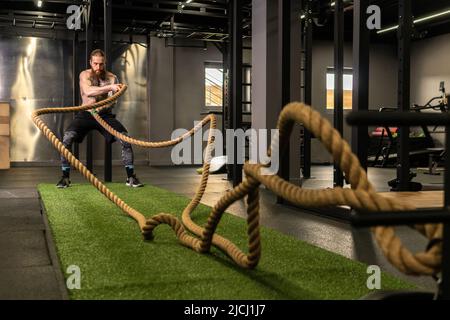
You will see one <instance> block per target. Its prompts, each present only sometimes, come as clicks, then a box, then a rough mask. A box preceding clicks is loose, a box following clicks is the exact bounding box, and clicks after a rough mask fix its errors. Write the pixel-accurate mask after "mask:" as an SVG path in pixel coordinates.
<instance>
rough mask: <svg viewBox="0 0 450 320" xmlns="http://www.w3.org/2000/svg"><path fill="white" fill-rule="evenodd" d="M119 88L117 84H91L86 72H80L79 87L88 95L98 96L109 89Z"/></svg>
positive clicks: (114, 90) (115, 89)
mask: <svg viewBox="0 0 450 320" xmlns="http://www.w3.org/2000/svg"><path fill="white" fill-rule="evenodd" d="M119 88H120V87H119V85H118V84H110V85H107V86H103V87H96V86H92V85H91V81H90V80H89V76H88V75H87V73H85V72H81V73H80V89H81V91H82V92H83V93H84V94H85V95H86V96H88V97H96V96H100V95H103V94H105V93H108V92H109V91H113V92H116V91H117V90H119Z"/></svg>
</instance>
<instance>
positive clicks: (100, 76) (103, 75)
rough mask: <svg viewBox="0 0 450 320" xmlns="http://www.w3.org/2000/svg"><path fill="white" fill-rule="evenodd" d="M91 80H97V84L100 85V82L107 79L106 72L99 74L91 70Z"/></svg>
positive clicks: (101, 71) (102, 71)
mask: <svg viewBox="0 0 450 320" xmlns="http://www.w3.org/2000/svg"><path fill="white" fill-rule="evenodd" d="M91 78H92V79H95V80H97V81H96V82H97V83H99V82H100V80H103V81H104V80H105V79H106V71H105V70H100V71H99V72H98V73H97V72H95V71H94V70H92V69H91Z"/></svg>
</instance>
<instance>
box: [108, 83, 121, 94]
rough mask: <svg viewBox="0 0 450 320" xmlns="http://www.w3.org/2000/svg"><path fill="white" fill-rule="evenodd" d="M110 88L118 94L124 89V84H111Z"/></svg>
mask: <svg viewBox="0 0 450 320" xmlns="http://www.w3.org/2000/svg"><path fill="white" fill-rule="evenodd" d="M109 88H110V90H111V91H112V92H113V93H116V92H117V91H119V90H120V89H121V88H122V84H121V83H114V84H110V85H109Z"/></svg>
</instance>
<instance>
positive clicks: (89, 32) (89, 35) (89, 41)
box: [74, 10, 94, 172]
mask: <svg viewBox="0 0 450 320" xmlns="http://www.w3.org/2000/svg"><path fill="white" fill-rule="evenodd" d="M88 12H90V14H91V16H90V17H88V20H87V25H86V26H85V40H86V43H85V45H86V52H85V54H86V69H89V68H90V65H89V60H90V54H91V51H92V47H93V42H94V41H93V33H94V31H93V23H92V20H94V17H93V12H92V11H90V10H89V11H88ZM74 77H75V75H74ZM92 140H93V136H92V132H89V133H88V134H87V137H86V167H87V169H88V170H89V171H91V172H92V171H93V167H94V161H93V156H92V147H93V141H92Z"/></svg>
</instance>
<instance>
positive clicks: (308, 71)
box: [302, 0, 313, 178]
mask: <svg viewBox="0 0 450 320" xmlns="http://www.w3.org/2000/svg"><path fill="white" fill-rule="evenodd" d="M306 11H307V13H306V18H305V26H304V32H305V33H306V34H305V40H306V41H305V79H304V83H305V97H304V100H305V103H306V104H307V105H312V45H313V21H312V18H311V15H310V13H311V12H310V11H311V0H308V2H307V5H306ZM302 174H303V177H304V178H311V132H309V130H306V129H305V130H304V134H303V172H302Z"/></svg>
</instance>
